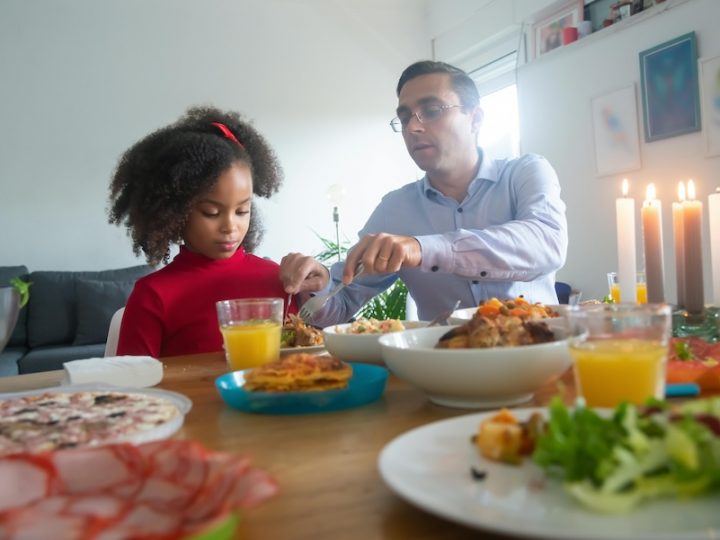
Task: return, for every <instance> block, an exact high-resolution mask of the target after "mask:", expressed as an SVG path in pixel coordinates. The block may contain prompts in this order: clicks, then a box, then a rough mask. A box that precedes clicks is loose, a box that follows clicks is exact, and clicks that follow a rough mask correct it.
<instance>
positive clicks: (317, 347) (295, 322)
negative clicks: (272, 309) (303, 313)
mask: <svg viewBox="0 0 720 540" xmlns="http://www.w3.org/2000/svg"><path fill="white" fill-rule="evenodd" d="M323 350H325V345H324V342H323V334H322V330H320V329H319V328H316V327H314V326H311V325H309V324H307V323H305V321H303V320H302V319H301V318H300V317H298V316H297V315H289V316H288V318H287V320H286V321H285V324H284V325H283V327H282V332H281V334H280V356H285V355H287V354H292V353H315V352H320V351H323Z"/></svg>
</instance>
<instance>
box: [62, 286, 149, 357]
mask: <svg viewBox="0 0 720 540" xmlns="http://www.w3.org/2000/svg"><path fill="white" fill-rule="evenodd" d="M134 285H135V280H134V279H133V280H129V281H98V280H95V279H84V278H78V279H77V281H76V282H75V301H76V302H77V308H78V309H77V316H78V319H77V332H76V333H75V340H74V341H73V345H90V344H91V343H105V340H106V339H107V335H108V329H109V328H110V319H112V316H113V315H114V314H115V312H116V311H117V310H118V309H120V308H121V307H123V306H124V305H125V304H126V303H127V299H128V296H130V292H131V291H132V288H133V286H134Z"/></svg>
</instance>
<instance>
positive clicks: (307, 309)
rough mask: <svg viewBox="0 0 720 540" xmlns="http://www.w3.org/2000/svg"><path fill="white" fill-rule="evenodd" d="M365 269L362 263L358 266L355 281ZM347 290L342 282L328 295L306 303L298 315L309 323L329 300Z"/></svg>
mask: <svg viewBox="0 0 720 540" xmlns="http://www.w3.org/2000/svg"><path fill="white" fill-rule="evenodd" d="M364 269H365V267H364V266H363V264H362V263H360V264H358V265H357V266H356V267H355V272H354V273H353V279H355V278H356V277H358V276H359V275H360V274H362V272H363V270H364ZM344 288H345V283H344V282H342V281H341V282H340V283H338V284H337V285H335V287H333V288H332V290H331V291H330V292H329V293H328V294H326V295H317V296H313V297H312V298H310V299H309V300H308V301H307V302H305V303H304V304H303V305H302V307H301V308H300V311H299V312H298V315H300V318H301V319H302V320H303V321H305V322H307V321H308V320H310V319H311V318H312V316H313V315H314V314H315V313H317V312H318V311H319V310H321V309H322V308H323V307H324V306H325V304H327V302H328V300H330V299H331V298H332V297H333V296H335V295H336V294H337V293H339V292H340V291H342V290H343V289H344Z"/></svg>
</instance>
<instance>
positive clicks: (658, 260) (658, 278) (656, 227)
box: [640, 184, 665, 303]
mask: <svg viewBox="0 0 720 540" xmlns="http://www.w3.org/2000/svg"><path fill="white" fill-rule="evenodd" d="M640 216H641V219H642V231H643V252H644V253H645V278H646V280H647V281H646V283H647V297H648V302H652V303H663V302H665V267H664V265H663V234H662V204H661V202H660V201H659V200H658V199H657V198H656V197H655V185H654V184H649V185H648V187H647V191H646V195H645V202H643V205H642V208H641V209H640Z"/></svg>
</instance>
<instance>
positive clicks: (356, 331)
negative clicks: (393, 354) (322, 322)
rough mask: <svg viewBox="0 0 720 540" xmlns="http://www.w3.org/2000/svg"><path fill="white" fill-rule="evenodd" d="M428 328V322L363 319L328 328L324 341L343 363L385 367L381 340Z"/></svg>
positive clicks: (332, 353) (329, 350) (324, 332)
mask: <svg viewBox="0 0 720 540" xmlns="http://www.w3.org/2000/svg"><path fill="white" fill-rule="evenodd" d="M427 325H428V323H427V321H400V320H397V319H388V320H384V321H379V320H376V319H359V320H357V321H355V322H352V323H347V324H336V325H334V326H328V327H327V328H325V329H323V337H324V339H325V348H326V349H327V351H328V352H329V353H330V354H331V355H333V356H336V357H338V358H340V359H341V360H344V361H346V362H365V363H370V364H383V360H382V353H381V351H380V343H379V342H378V339H379V338H380V336H382V335H385V334H389V333H394V332H401V331H403V330H406V329H411V328H422V327H425V326H427Z"/></svg>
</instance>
